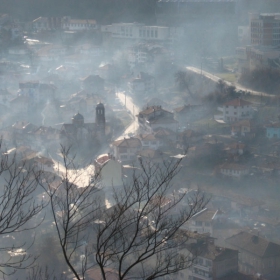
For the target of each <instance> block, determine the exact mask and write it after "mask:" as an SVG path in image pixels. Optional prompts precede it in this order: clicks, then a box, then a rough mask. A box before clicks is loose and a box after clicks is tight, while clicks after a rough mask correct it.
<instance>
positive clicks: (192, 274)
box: [172, 231, 238, 280]
mask: <svg viewBox="0 0 280 280" xmlns="http://www.w3.org/2000/svg"><path fill="white" fill-rule="evenodd" d="M182 234H184V231H182ZM185 234H187V235H188V241H187V244H186V247H185V248H182V249H181V250H180V252H179V253H185V254H188V256H189V258H190V260H192V263H191V265H190V267H189V268H187V269H185V270H182V271H181V272H180V273H178V275H176V278H172V279H179V280H183V279H184V280H186V279H187V280H218V279H221V278H223V277H227V276H230V275H232V274H236V273H238V251H237V250H233V249H229V248H224V247H219V246H216V245H215V243H214V238H212V237H210V236H209V235H208V234H199V233H195V232H188V231H186V232H185Z"/></svg>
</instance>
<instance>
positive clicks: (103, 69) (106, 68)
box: [98, 63, 116, 80]
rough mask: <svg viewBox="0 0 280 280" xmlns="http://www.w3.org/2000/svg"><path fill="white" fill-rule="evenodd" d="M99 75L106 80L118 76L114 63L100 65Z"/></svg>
mask: <svg viewBox="0 0 280 280" xmlns="http://www.w3.org/2000/svg"><path fill="white" fill-rule="evenodd" d="M98 75H99V76H100V77H101V78H102V79H104V80H113V79H115V77H116V68H115V66H114V65H112V64H109V63H107V64H105V65H104V64H103V65H100V66H99V67H98Z"/></svg>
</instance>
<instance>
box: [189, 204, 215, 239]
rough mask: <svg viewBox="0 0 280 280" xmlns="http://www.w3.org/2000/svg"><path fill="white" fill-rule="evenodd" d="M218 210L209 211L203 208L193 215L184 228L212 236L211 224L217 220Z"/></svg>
mask: <svg viewBox="0 0 280 280" xmlns="http://www.w3.org/2000/svg"><path fill="white" fill-rule="evenodd" d="M218 212H219V210H209V209H207V208H204V209H203V210H201V211H200V212H198V213H197V214H195V215H194V216H193V217H192V218H191V220H190V221H189V222H188V223H187V224H186V225H185V228H186V229H188V230H190V231H193V232H197V233H200V234H203V233H209V234H210V235H211V236H212V234H213V223H214V221H215V220H216V219H217V215H218Z"/></svg>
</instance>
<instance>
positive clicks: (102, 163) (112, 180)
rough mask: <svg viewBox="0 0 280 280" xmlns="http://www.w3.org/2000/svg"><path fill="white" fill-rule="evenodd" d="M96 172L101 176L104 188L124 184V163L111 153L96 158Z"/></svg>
mask: <svg viewBox="0 0 280 280" xmlns="http://www.w3.org/2000/svg"><path fill="white" fill-rule="evenodd" d="M94 165H95V174H96V175H97V176H98V177H100V181H101V185H102V187H104V188H107V189H108V188H109V189H111V188H113V187H118V186H122V185H123V178H122V175H123V174H122V165H121V163H120V162H119V161H118V160H116V159H115V158H114V157H113V156H112V155H110V154H103V155H100V156H98V157H97V159H96V160H95V164H94Z"/></svg>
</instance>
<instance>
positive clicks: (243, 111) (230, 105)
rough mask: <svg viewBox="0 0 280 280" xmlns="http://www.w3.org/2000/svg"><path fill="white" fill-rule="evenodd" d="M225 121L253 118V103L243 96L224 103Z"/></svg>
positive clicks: (222, 109)
mask: <svg viewBox="0 0 280 280" xmlns="http://www.w3.org/2000/svg"><path fill="white" fill-rule="evenodd" d="M219 110H221V111H222V112H223V120H224V122H236V121H240V120H244V119H252V117H253V112H254V110H253V107H252V103H251V102H249V101H246V100H243V99H241V98H236V99H233V100H231V101H228V102H226V103H224V105H223V107H222V108H219Z"/></svg>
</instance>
